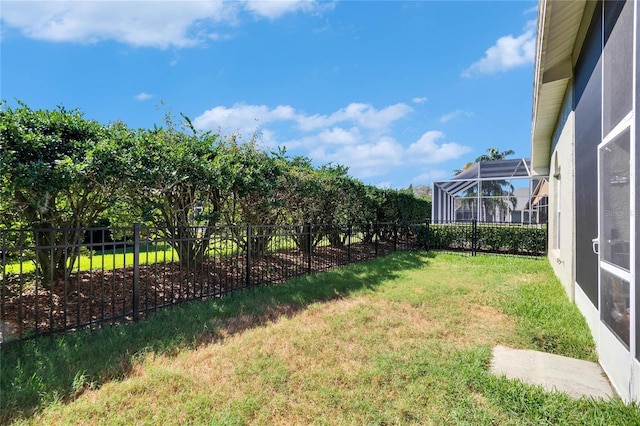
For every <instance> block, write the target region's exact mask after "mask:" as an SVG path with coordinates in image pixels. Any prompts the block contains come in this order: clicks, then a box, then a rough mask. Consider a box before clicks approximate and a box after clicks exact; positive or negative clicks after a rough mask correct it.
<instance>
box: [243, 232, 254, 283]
mask: <svg viewBox="0 0 640 426" xmlns="http://www.w3.org/2000/svg"><path fill="white" fill-rule="evenodd" d="M251 232H252V231H251V223H250V222H247V267H246V272H245V283H244V284H245V286H246V287H249V286H250V285H251Z"/></svg>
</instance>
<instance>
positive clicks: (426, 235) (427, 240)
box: [424, 219, 431, 252]
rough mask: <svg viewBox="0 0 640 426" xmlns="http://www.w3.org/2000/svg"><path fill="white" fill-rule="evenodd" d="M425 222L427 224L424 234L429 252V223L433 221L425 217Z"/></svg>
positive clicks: (425, 246) (426, 248)
mask: <svg viewBox="0 0 640 426" xmlns="http://www.w3.org/2000/svg"><path fill="white" fill-rule="evenodd" d="M424 223H425V225H426V230H425V235H424V248H425V250H426V251H427V252H429V231H430V229H429V224H430V223H431V220H429V219H425V221H424Z"/></svg>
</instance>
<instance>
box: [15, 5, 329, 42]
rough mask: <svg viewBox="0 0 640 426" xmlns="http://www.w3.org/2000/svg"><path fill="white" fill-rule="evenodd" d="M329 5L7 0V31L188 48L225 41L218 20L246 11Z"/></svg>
mask: <svg viewBox="0 0 640 426" xmlns="http://www.w3.org/2000/svg"><path fill="white" fill-rule="evenodd" d="M320 9H326V5H320V4H319V3H318V2H316V1H314V0H287V1H258V2H254V1H244V2H234V1H223V0H199V1H188V2H181V1H148V0H129V1H4V2H3V4H2V26H3V31H6V30H7V29H9V28H12V29H17V30H18V31H19V32H20V33H21V34H22V35H23V36H25V37H28V38H33V39H37V40H47V41H52V42H74V43H83V44H87V43H97V42H100V41H104V40H114V41H117V42H120V43H124V44H129V45H132V46H145V47H156V48H161V49H165V48H168V47H178V48H181V47H190V46H195V45H197V44H200V43H203V42H204V41H205V40H218V39H221V38H222V39H224V38H225V37H226V36H225V35H221V34H220V33H219V32H217V31H214V30H213V26H215V25H216V24H218V25H219V24H225V25H236V24H237V23H238V20H239V17H238V16H239V14H240V13H241V12H242V11H248V12H250V13H252V14H253V15H254V16H257V17H259V18H261V17H266V18H270V19H275V18H278V17H280V16H282V15H283V14H286V13H290V12H295V11H302V12H311V11H314V10H320Z"/></svg>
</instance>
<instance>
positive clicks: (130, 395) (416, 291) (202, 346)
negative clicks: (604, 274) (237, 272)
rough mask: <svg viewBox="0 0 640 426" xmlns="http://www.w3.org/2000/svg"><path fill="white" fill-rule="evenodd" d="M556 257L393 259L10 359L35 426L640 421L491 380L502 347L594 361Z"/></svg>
mask: <svg viewBox="0 0 640 426" xmlns="http://www.w3.org/2000/svg"><path fill="white" fill-rule="evenodd" d="M589 336H590V335H589V331H588V329H587V327H586V325H585V323H584V320H583V319H582V317H581V315H580V313H579V312H578V311H577V309H576V307H575V306H574V305H572V304H570V303H569V302H568V300H567V299H566V297H565V296H564V294H563V292H562V289H561V287H560V284H559V283H558V282H557V280H556V279H555V278H554V276H553V273H552V271H551V269H550V267H549V266H548V264H547V263H546V261H545V260H536V259H520V258H514V257H495V256H478V257H461V256H456V255H449V254H438V255H428V254H425V253H396V254H393V255H390V256H387V257H385V258H382V259H377V260H375V261H371V262H365V263H362V264H357V265H351V266H349V267H345V268H341V269H340V270H336V271H332V272H329V273H324V274H318V275H314V276H306V277H301V278H298V279H294V280H291V281H289V282H287V283H284V284H281V285H277V286H270V287H261V288H255V289H251V290H248V291H246V292H243V293H240V294H237V295H234V296H231V297H227V298H223V299H217V300H211V301H206V302H200V303H190V304H185V305H182V306H180V307H179V308H175V309H168V310H164V311H160V312H158V313H157V314H155V315H153V316H151V317H150V318H148V319H146V320H144V321H141V322H140V323H138V324H128V325H123V326H114V327H105V328H103V329H102V330H99V331H97V332H93V333H89V332H83V331H81V332H77V333H75V334H69V335H65V336H57V337H54V338H40V339H34V340H32V341H27V342H24V343H23V344H21V345H19V346H14V347H8V348H6V349H4V350H3V351H2V353H1V356H2V359H0V368H1V376H0V377H1V379H2V382H1V383H0V391H1V392H2V394H0V397H1V398H0V400H1V406H0V408H1V409H2V418H1V419H2V420H3V421H5V422H9V421H15V422H17V423H19V424H20V423H26V424H100V423H105V424H156V423H161V424H184V423H193V424H214V425H216V424H228V425H235V424H237V425H241V424H420V425H422V424H473V425H475V424H514V425H520V424H589V425H592V424H621V425H622V424H638V423H640V410H639V409H638V406H636V405H631V406H625V405H624V404H623V403H622V402H621V401H620V400H619V399H614V400H611V401H594V400H590V399H579V400H575V399H572V398H570V397H568V396H566V395H565V394H560V393H548V392H545V391H544V390H543V389H542V388H540V387H536V386H528V385H525V384H523V383H521V382H519V381H512V380H507V379H505V378H499V377H494V376H493V375H491V374H490V373H489V371H488V362H489V359H490V354H491V348H492V347H493V346H494V345H496V344H503V345H506V346H511V347H521V348H532V349H542V350H547V351H550V352H553V353H557V354H561V355H568V356H573V357H578V358H582V359H588V360H594V358H595V353H594V348H593V342H592V340H591V339H590V337H589Z"/></svg>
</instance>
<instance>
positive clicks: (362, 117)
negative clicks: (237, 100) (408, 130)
mask: <svg viewBox="0 0 640 426" xmlns="http://www.w3.org/2000/svg"><path fill="white" fill-rule="evenodd" d="M411 111H413V109H412V108H411V107H409V106H408V105H405V104H403V103H399V104H395V105H390V106H388V107H385V108H383V109H381V110H377V109H376V108H374V107H373V106H371V105H369V104H361V103H351V104H349V105H348V106H347V107H346V108H341V109H339V110H338V111H336V112H334V113H332V114H330V115H320V114H314V115H306V114H305V113H303V112H298V111H296V110H295V109H294V108H293V107H291V106H288V105H280V106H277V107H276V108H273V109H271V108H269V107H268V106H266V105H246V104H235V105H234V106H233V107H231V108H227V107H224V106H217V107H214V108H212V109H210V110H207V111H205V112H204V113H202V114H201V115H199V116H198V117H196V118H195V120H193V123H194V125H195V126H196V127H197V128H200V129H205V130H215V129H217V128H222V129H232V130H241V131H243V130H244V131H246V129H253V128H255V127H256V125H259V126H264V125H267V124H269V123H273V122H291V123H292V124H294V125H296V126H297V127H298V128H299V129H300V130H302V131H304V132H310V131H314V130H318V129H327V128H330V127H333V126H336V125H338V124H340V123H349V124H354V125H357V126H359V127H361V128H363V129H370V130H378V131H381V132H384V131H385V130H386V129H388V128H389V126H391V124H393V123H394V122H395V121H397V120H399V119H401V118H403V117H405V116H406V115H407V114H409V113H410V112H411Z"/></svg>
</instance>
